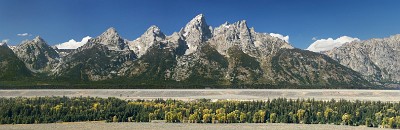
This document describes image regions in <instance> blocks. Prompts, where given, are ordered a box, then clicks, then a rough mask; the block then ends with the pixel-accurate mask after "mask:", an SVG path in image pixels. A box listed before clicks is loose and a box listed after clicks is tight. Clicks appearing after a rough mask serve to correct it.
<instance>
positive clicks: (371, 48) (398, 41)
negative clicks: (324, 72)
mask: <svg viewBox="0 0 400 130" xmlns="http://www.w3.org/2000/svg"><path fill="white" fill-rule="evenodd" d="M325 54H326V55H328V56H329V57H331V58H332V59H334V60H336V61H338V62H339V63H340V64H342V65H344V66H347V67H349V68H351V69H353V70H355V71H357V72H359V73H361V74H363V75H364V77H366V78H367V79H368V80H370V81H375V82H381V83H400V67H399V66H400V57H399V55H400V35H394V36H390V37H388V38H383V39H370V40H365V41H360V42H351V43H347V44H345V45H343V46H341V47H338V48H334V49H333V50H330V51H328V52H326V53H325Z"/></svg>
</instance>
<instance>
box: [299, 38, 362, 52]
mask: <svg viewBox="0 0 400 130" xmlns="http://www.w3.org/2000/svg"><path fill="white" fill-rule="evenodd" d="M352 41H360V39H358V38H353V37H349V36H341V37H339V38H337V39H333V38H328V39H319V40H316V41H315V42H314V43H312V44H311V45H310V46H309V47H308V48H307V49H306V50H309V51H313V52H321V51H328V50H331V49H333V48H335V47H340V46H342V45H343V44H345V43H348V42H352Z"/></svg>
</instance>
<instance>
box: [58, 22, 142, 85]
mask: <svg viewBox="0 0 400 130" xmlns="http://www.w3.org/2000/svg"><path fill="white" fill-rule="evenodd" d="M135 59H136V55H135V54H134V53H133V51H131V50H130V49H129V47H128V45H127V44H126V42H125V40H124V39H123V38H121V37H120V36H119V35H118V33H117V31H116V30H115V29H114V28H110V29H108V30H107V31H106V32H104V33H103V34H101V35H100V36H99V37H97V38H94V39H90V40H89V41H88V42H87V43H86V44H85V45H83V46H81V47H79V48H78V49H76V50H74V51H72V52H71V53H70V54H68V55H67V56H65V57H63V58H62V60H61V63H60V64H58V66H57V67H56V68H55V69H54V70H53V72H52V75H53V76H55V77H56V78H58V79H64V80H75V81H100V80H107V79H112V78H115V77H118V76H121V75H123V74H121V73H118V72H119V70H120V69H121V66H123V65H124V63H125V62H127V61H132V60H135Z"/></svg>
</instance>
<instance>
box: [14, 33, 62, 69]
mask: <svg viewBox="0 0 400 130" xmlns="http://www.w3.org/2000/svg"><path fill="white" fill-rule="evenodd" d="M14 52H15V54H16V55H17V56H18V58H19V59H21V60H22V61H23V62H24V63H25V64H26V66H27V67H28V68H29V69H30V70H31V71H33V72H48V71H50V70H51V69H53V68H54V67H55V65H57V63H58V60H59V55H58V53H57V52H56V51H55V50H54V49H53V48H52V47H51V46H49V45H48V44H47V43H46V42H45V41H44V40H43V39H42V38H41V37H39V36H37V37H36V38H34V39H33V40H30V41H24V42H23V43H21V44H20V45H18V46H17V47H15V49H14Z"/></svg>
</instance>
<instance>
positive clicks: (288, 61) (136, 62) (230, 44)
mask: <svg viewBox="0 0 400 130" xmlns="http://www.w3.org/2000/svg"><path fill="white" fill-rule="evenodd" d="M399 39H400V36H398V35H396V36H392V37H390V38H385V39H371V40H367V41H360V42H357V43H348V44H346V45H344V46H341V47H339V48H335V49H333V50H331V51H328V52H324V53H323V54H321V53H314V52H311V51H307V50H301V49H297V48H294V47H293V46H291V45H290V44H289V43H287V42H286V41H284V40H282V39H279V38H276V37H273V36H271V35H270V34H267V33H259V32H256V31H255V29H254V28H249V27H248V26H247V23H246V21H245V20H243V21H238V22H235V23H228V22H226V23H224V24H222V25H220V26H219V27H216V28H212V27H211V26H209V25H208V24H207V22H206V19H205V16H204V15H202V14H200V15H197V16H196V17H195V18H193V19H192V20H191V21H189V22H188V23H187V24H186V26H185V27H183V28H182V29H181V30H180V31H179V32H175V33H173V34H172V35H169V36H167V35H165V34H164V33H163V32H162V31H161V29H160V28H158V27H157V26H151V27H149V28H148V29H147V31H146V32H144V33H143V34H142V35H141V36H140V37H139V38H137V39H135V40H133V41H130V40H127V39H124V38H123V37H121V36H120V35H119V34H118V32H117V31H116V29H115V28H109V29H107V30H106V31H105V32H104V33H102V34H101V35H100V36H98V37H95V38H91V39H89V40H88V41H87V43H86V44H84V45H83V46H81V47H79V48H77V49H72V50H68V49H57V48H56V47H52V46H49V45H48V44H47V43H46V41H45V40H44V39H43V38H41V37H39V36H38V37H36V38H34V39H33V40H30V41H24V42H23V43H21V44H20V45H18V46H16V47H12V49H10V47H9V46H7V44H5V43H2V44H1V46H0V86H18V85H25V86H41V85H42V86H43V85H44V86H52V85H55V86H57V85H59V86H68V85H78V86H79V85H82V84H84V85H88V86H96V85H100V84H101V85H105V86H106V87H107V85H109V86H112V87H115V86H125V87H126V88H138V87H139V86H140V88H142V87H143V86H144V87H148V88H155V86H158V87H159V86H170V87H172V88H178V87H179V88H193V86H201V87H219V88H221V87H223V88H379V87H382V86H383V87H386V86H387V85H388V84H390V85H392V87H393V84H398V83H399V79H400V78H399V76H400V75H399V73H398V72H399V69H398V66H399V62H398V57H397V56H398V54H399V52H398V51H397V50H399V47H400V46H399V45H398V44H399V43H400V41H399ZM21 82H22V83H21ZM293 86H295V87H293ZM394 86H396V85H394ZM94 88H95V87H94Z"/></svg>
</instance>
